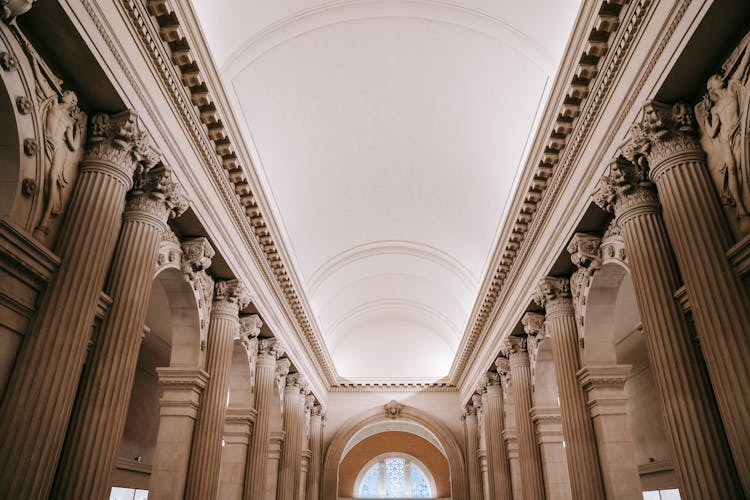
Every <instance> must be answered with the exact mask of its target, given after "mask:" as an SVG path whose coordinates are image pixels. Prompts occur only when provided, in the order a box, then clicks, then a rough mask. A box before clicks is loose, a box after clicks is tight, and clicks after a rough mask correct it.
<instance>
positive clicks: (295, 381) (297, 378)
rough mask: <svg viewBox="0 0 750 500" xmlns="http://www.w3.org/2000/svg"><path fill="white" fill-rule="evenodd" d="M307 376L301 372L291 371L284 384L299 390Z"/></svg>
mask: <svg viewBox="0 0 750 500" xmlns="http://www.w3.org/2000/svg"><path fill="white" fill-rule="evenodd" d="M304 380H305V378H304V377H303V376H302V374H300V373H297V372H295V373H290V374H288V375H287V376H286V380H285V381H284V385H286V387H287V388H293V389H295V390H299V388H300V386H301V385H302V384H303V383H304Z"/></svg>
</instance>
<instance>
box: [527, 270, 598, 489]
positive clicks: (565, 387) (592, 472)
mask: <svg viewBox="0 0 750 500" xmlns="http://www.w3.org/2000/svg"><path fill="white" fill-rule="evenodd" d="M543 283H546V285H547V287H546V288H547V289H546V292H547V296H546V297H545V298H544V299H543V302H544V307H545V310H546V314H545V330H546V332H547V334H548V335H549V336H550V339H551V341H552V359H553V361H554V364H555V377H556V379H557V388H558V391H559V395H560V414H561V415H562V424H563V435H564V436H565V445H566V447H565V453H566V457H567V459H568V471H569V474H570V489H571V492H572V493H573V498H586V499H596V498H601V499H603V498H604V483H603V481H602V474H601V467H600V466H599V456H598V452H597V449H596V436H595V434H594V425H593V423H592V422H591V416H590V415H589V410H588V408H587V407H586V399H585V398H584V394H583V390H582V389H581V386H580V385H579V383H578V375H577V374H578V370H579V369H580V361H579V359H578V330H577V328H576V322H575V314H574V312H573V301H572V299H571V297H570V292H569V290H570V287H569V282H568V279H567V278H558V279H554V278H552V279H548V280H546V281H544V282H543ZM540 286H541V287H542V288H544V287H545V285H544V284H542V285H540Z"/></svg>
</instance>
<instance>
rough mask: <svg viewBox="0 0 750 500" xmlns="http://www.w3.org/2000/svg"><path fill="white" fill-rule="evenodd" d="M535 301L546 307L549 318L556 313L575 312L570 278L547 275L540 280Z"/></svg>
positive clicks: (535, 293)
mask: <svg viewBox="0 0 750 500" xmlns="http://www.w3.org/2000/svg"><path fill="white" fill-rule="evenodd" d="M534 302H536V303H537V304H539V305H540V306H542V307H544V309H545V310H546V312H547V319H550V316H552V315H555V314H560V313H562V314H573V298H572V294H571V292H570V280H569V279H568V278H555V277H552V276H546V277H544V278H542V279H541V280H539V284H538V285H537V288H536V290H535V292H534Z"/></svg>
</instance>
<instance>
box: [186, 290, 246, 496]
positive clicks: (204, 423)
mask: <svg viewBox="0 0 750 500" xmlns="http://www.w3.org/2000/svg"><path fill="white" fill-rule="evenodd" d="M248 302H249V297H248V296H247V292H246V290H245V289H244V286H243V285H242V284H241V283H240V282H238V281H236V280H234V281H220V282H218V283H216V286H215V299H214V302H213V305H212V308H211V322H210V323H209V326H208V346H207V349H206V356H207V362H206V371H207V372H208V376H209V379H208V383H207V384H206V390H205V392H204V393H203V400H202V401H201V408H200V415H199V417H198V422H197V423H196V426H195V437H194V439H193V449H192V450H191V452H190V466H189V468H188V482H187V488H186V491H185V498H186V499H188V500H213V499H215V498H216V495H217V492H218V488H219V470H220V464H221V439H222V436H223V432H224V421H225V418H226V411H227V391H228V390H229V373H230V371H231V367H232V348H233V346H234V339H235V337H238V336H239V332H240V323H239V311H240V310H241V309H243V308H244V307H245V306H246V305H247V304H248Z"/></svg>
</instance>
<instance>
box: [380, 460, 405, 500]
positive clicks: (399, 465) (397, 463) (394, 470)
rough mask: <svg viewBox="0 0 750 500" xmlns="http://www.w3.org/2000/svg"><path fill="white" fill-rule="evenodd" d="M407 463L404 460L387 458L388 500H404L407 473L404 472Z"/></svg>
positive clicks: (386, 489) (386, 486) (386, 480)
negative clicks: (389, 499)
mask: <svg viewBox="0 0 750 500" xmlns="http://www.w3.org/2000/svg"><path fill="white" fill-rule="evenodd" d="M405 465H406V463H405V461H404V459H403V458H386V459H385V497H386V498H404V494H405V489H406V488H404V486H405V485H404V482H405V481H406V473H405V470H404V467H405Z"/></svg>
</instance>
